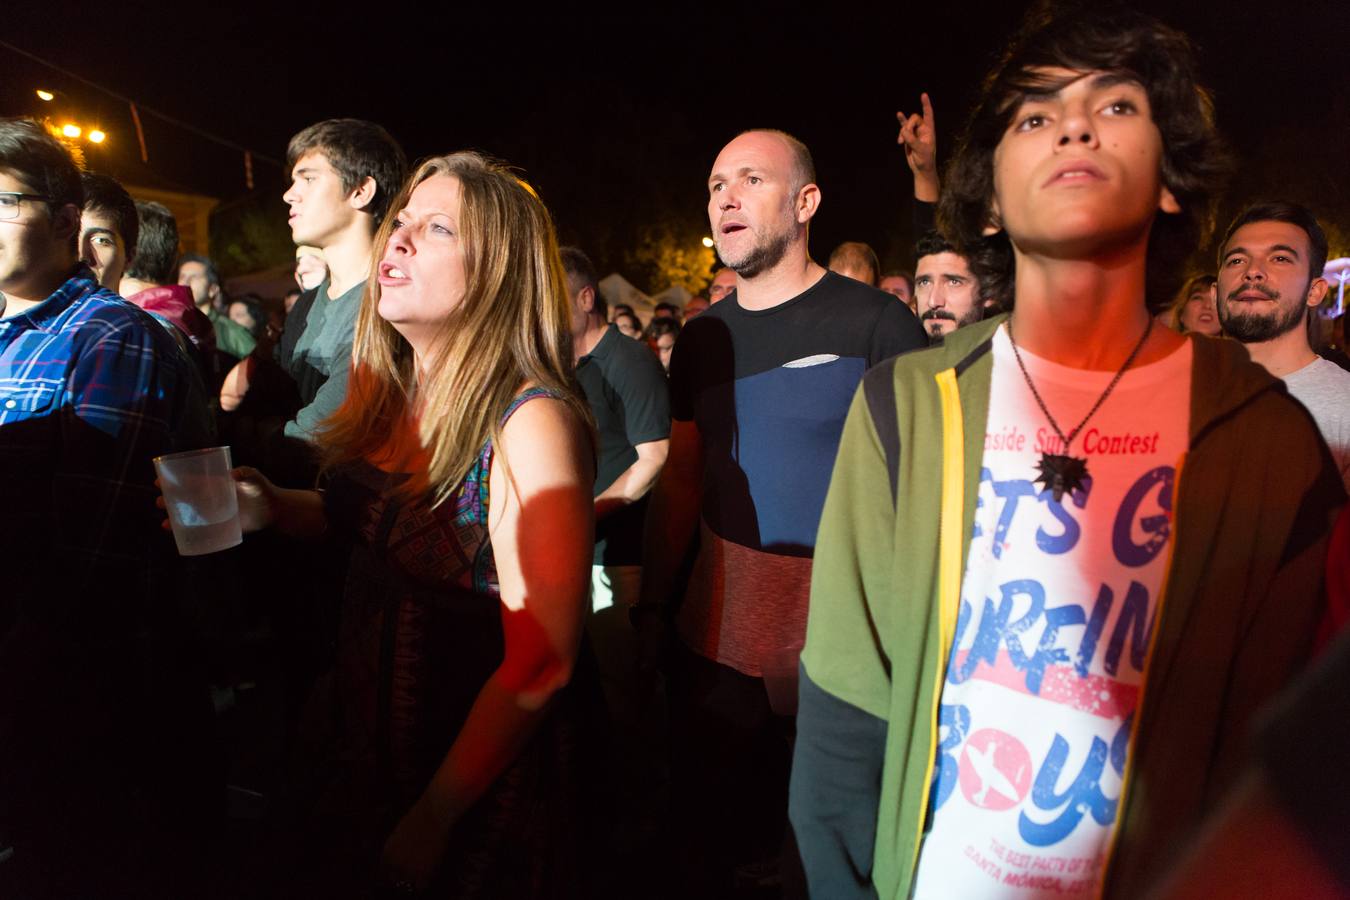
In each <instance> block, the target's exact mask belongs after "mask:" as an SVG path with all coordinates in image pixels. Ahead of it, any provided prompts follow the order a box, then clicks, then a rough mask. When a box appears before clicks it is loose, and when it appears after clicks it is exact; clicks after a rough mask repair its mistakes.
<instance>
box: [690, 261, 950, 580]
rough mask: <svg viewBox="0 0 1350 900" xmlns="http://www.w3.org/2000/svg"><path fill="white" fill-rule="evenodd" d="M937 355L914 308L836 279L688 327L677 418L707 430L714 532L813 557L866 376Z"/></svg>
mask: <svg viewBox="0 0 1350 900" xmlns="http://www.w3.org/2000/svg"><path fill="white" fill-rule="evenodd" d="M927 345H928V341H927V339H926V338H925V336H924V331H923V328H922V326H920V324H919V320H918V319H917V318H916V317H915V316H914V314H913V313H912V312H910V310H909V307H908V306H906V305H905V304H903V303H896V302H895V298H894V297H893V296H891V295H890V294H887V293H884V292H882V291H879V290H877V289H876V288H873V287H870V286H868V285H865V284H863V283H861V282H859V281H854V280H853V279H851V278H845V277H844V276H842V275H837V274H835V273H833V272H827V273H825V275H824V276H823V277H822V278H821V279H820V280H819V281H817V282H816V283H815V284H814V285H812V286H811V287H810V288H808V289H807V290H805V291H803V292H802V293H801V294H799V295H797V296H796V297H793V298H792V299H791V300H788V301H786V302H784V303H780V304H779V305H777V306H775V307H773V308H771V309H766V310H747V309H743V308H742V307H741V305H740V303H739V301H738V299H737V296H736V293H735V292H732V293H731V294H729V295H728V296H727V297H726V298H725V299H723V300H722V301H721V302H720V303H716V304H714V305H713V306H711V307H709V308H708V310H707V311H706V312H704V313H703V314H702V315H700V316H699V317H698V318H696V319H694V320H693V321H691V322H689V323H688V324H687V325H686V326H685V329H684V331H683V333H682V334H681V335H680V339H679V340H678V341H677V342H676V345H675V352H674V355H673V356H672V358H671V363H670V399H671V412H672V414H673V415H674V417H675V418H676V419H679V420H680V421H690V420H693V421H694V422H695V423H696V424H697V425H698V429H699V433H700V436H701V438H702V441H703V448H704V460H705V462H704V479H703V519H704V521H705V522H706V523H707V525H708V527H709V528H711V529H712V531H713V532H714V533H715V534H716V535H717V536H718V537H719V538H721V539H723V540H727V541H732V542H734V543H736V544H739V545H741V546H742V547H747V548H750V549H752V550H758V551H764V552H768V553H773V554H777V555H784V556H799V557H809V556H811V554H812V550H813V549H814V546H815V536H816V526H817V525H818V524H819V521H820V510H821V507H822V506H823V505H824V502H825V491H826V489H827V488H828V487H829V482H830V474H831V471H832V470H833V467H834V457H835V454H836V452H837V451H838V448H839V435H840V433H841V432H842V431H843V427H844V416H845V414H846V413H847V412H848V407H849V404H850V403H851V402H852V400H853V394H854V392H855V391H856V390H857V387H858V383H859V382H860V381H861V380H862V376H863V373H864V372H865V371H867V369H869V368H871V367H872V366H874V365H876V364H877V363H879V362H881V361H882V360H884V359H887V358H889V357H892V356H895V355H896V354H898V353H903V352H905V351H907V350H915V349H919V348H921V347H926V346H927Z"/></svg>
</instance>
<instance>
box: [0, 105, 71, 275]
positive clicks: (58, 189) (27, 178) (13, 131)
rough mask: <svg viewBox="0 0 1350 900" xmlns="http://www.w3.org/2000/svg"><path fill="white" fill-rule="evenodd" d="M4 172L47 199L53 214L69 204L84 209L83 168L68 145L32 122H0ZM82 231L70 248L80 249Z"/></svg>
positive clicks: (0, 153) (0, 148)
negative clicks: (81, 182)
mask: <svg viewBox="0 0 1350 900" xmlns="http://www.w3.org/2000/svg"><path fill="white" fill-rule="evenodd" d="M0 169H4V170H6V171H8V172H10V173H11V174H13V175H14V177H15V178H17V179H18V180H19V181H20V182H22V183H23V186H24V187H26V188H28V192H29V193H34V194H40V195H41V196H43V197H46V198H47V208H48V210H49V211H50V212H51V214H52V215H55V214H56V212H57V211H58V210H60V209H61V208H62V207H64V206H65V205H66V204H68V203H69V204H72V205H74V207H75V208H76V209H83V208H84V187H83V185H81V184H80V169H79V166H77V165H76V164H75V158H74V157H73V156H71V154H70V151H69V150H68V149H66V147H65V145H64V144H62V143H61V142H60V141H58V140H57V139H56V138H54V137H52V136H51V135H50V134H48V133H47V129H45V128H43V127H42V126H41V125H39V124H38V123H37V122H34V121H33V120H32V119H0ZM79 242H80V234H79V229H78V228H77V229H76V230H75V233H74V234H72V235H71V236H70V247H71V249H72V250H75V249H77V248H78V247H79Z"/></svg>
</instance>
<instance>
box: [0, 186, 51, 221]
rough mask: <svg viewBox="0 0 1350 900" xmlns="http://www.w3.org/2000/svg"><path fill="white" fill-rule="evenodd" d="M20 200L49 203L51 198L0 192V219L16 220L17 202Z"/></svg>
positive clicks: (17, 213)
mask: <svg viewBox="0 0 1350 900" xmlns="http://www.w3.org/2000/svg"><path fill="white" fill-rule="evenodd" d="M22 200H41V201H42V202H43V203H50V202H51V200H52V198H50V197H44V196H42V195H41V194H20V193H18V192H17V191H0V219H17V218H18V217H19V202H20V201H22Z"/></svg>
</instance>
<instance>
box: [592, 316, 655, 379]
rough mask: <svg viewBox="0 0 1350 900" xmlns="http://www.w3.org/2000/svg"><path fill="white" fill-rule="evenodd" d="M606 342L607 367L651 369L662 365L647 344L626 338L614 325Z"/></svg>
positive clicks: (607, 333) (608, 333) (605, 356)
mask: <svg viewBox="0 0 1350 900" xmlns="http://www.w3.org/2000/svg"><path fill="white" fill-rule="evenodd" d="M604 340H605V352H604V360H605V364H606V366H607V367H620V366H621V367H624V368H643V369H650V368H652V366H656V367H657V368H659V367H660V365H661V364H660V363H659V362H657V359H656V357H655V356H654V355H653V354H652V351H651V350H649V349H647V345H646V343H644V342H643V341H635V340H633V339H632V338H630V337H627V336H625V335H624V334H623V333H622V332H621V331H619V329H617V328H615V327H614V326H612V325H611V326H610V328H609V331H607V332H606V334H605V338H604ZM597 358H599V357H597Z"/></svg>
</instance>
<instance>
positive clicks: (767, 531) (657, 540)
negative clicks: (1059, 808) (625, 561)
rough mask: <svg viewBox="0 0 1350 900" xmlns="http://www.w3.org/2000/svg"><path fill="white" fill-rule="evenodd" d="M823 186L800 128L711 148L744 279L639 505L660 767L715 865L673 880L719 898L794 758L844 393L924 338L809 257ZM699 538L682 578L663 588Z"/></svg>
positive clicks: (679, 388) (756, 848) (726, 227)
mask: <svg viewBox="0 0 1350 900" xmlns="http://www.w3.org/2000/svg"><path fill="white" fill-rule="evenodd" d="M820 197H821V194H820V188H819V187H818V186H817V185H816V183H815V168H814V164H813V163H812V160H811V155H810V152H809V151H808V150H807V148H806V147H805V146H804V145H803V144H802V143H801V142H800V141H798V140H797V139H796V138H794V137H792V136H790V135H787V134H784V133H782V132H779V131H765V130H756V131H747V132H745V133H743V134H741V135H740V136H738V137H736V138H735V139H734V140H732V141H731V142H730V143H728V144H727V145H726V146H725V147H724V148H722V151H721V152H720V153H719V154H718V156H717V159H716V161H715V162H714V164H713V167H712V171H711V173H710V175H709V177H708V218H709V222H710V225H711V226H712V232H713V235H714V240H715V241H716V245H717V254H718V256H719V257H721V259H722V261H723V262H724V263H725V264H726V265H727V267H728V268H729V269H730V270H732V271H733V272H735V275H736V289H735V291H734V292H733V293H731V294H728V295H727V297H726V298H725V299H724V300H723V301H722V302H720V303H716V304H714V305H713V306H712V307H710V308H709V309H708V311H707V312H705V313H703V314H702V315H700V316H699V317H698V318H696V319H694V320H693V321H692V322H690V323H688V325H687V326H686V327H685V330H684V331H683V333H681V335H680V337H679V341H678V342H677V343H676V345H675V351H674V355H673V356H672V358H671V362H670V396H671V412H672V415H673V418H674V422H673V423H672V426H671V441H670V456H669V458H668V459H667V461H666V468H665V471H664V472H663V473H662V475H661V480H660V481H659V482H658V483H657V486H656V488H655V489H653V492H652V500H651V505H650V507H649V509H648V517H647V531H646V535H645V537H646V552H645V553H644V555H643V580H642V602H641V603H640V604H639V607H638V610H636V611H635V615H636V617H637V618H638V620H639V621H640V622H641V623H642V626H643V627H644V628H647V629H649V630H648V635H649V636H650V635H651V633H652V632H653V631H654V630H656V629H655V628H654V626H653V624H652V623H654V622H659V621H661V617H660V615H659V613H660V609H661V605H662V604H664V603H666V602H667V601H680V600H682V603H681V604H680V606H679V609H678V612H676V613H675V623H676V628H677V630H678V632H679V637H680V641H679V642H678V644H679V645H680V647H681V649H680V650H679V652H678V653H677V660H678V661H677V663H676V664H675V666H674V667H673V672H674V674H673V678H672V700H671V706H672V725H671V727H672V746H673V748H674V755H673V761H672V778H673V781H674V784H675V789H674V796H675V798H676V801H677V804H676V806H677V812H678V821H679V825H678V826H677V827H678V829H679V832H680V834H679V837H680V839H681V840H682V841H685V842H687V845H686V849H687V851H688V852H689V854H690V855H691V856H694V857H697V858H698V860H697V863H693V862H692V861H691V865H697V866H702V867H703V868H702V869H701V871H702V873H703V874H705V875H706V876H707V879H708V880H707V882H705V883H704V884H695V885H685V886H684V893H685V895H688V896H716V895H717V894H716V893H715V892H716V891H719V890H723V889H726V888H727V887H728V886H729V884H730V881H731V875H730V873H729V870H730V869H731V868H733V867H734V866H736V865H738V864H739V865H741V866H745V864H747V863H752V862H761V861H764V860H765V859H771V858H774V857H775V856H776V854H777V851H778V849H779V847H780V844H781V840H782V836H783V831H784V827H785V821H784V819H785V816H784V812H785V810H784V806H785V801H786V796H785V794H786V785H787V778H786V774H787V771H786V770H787V767H788V763H789V760H788V754H787V749H786V748H787V743H786V739H785V735H784V733H783V730H784V725H785V721H786V720H784V719H783V718H781V717H779V716H776V715H775V714H774V712H773V710H772V708H771V706H770V703H769V699H768V693H767V691H768V689H767V688H766V681H765V673H766V669H772V668H773V667H774V666H775V665H779V666H781V663H779V659H780V658H781V657H783V656H784V655H785V654H786V655H793V654H795V647H796V646H799V645H800V641H801V639H802V633H803V631H804V629H805V625H806V601H807V592H808V589H809V585H810V575H811V556H812V548H813V546H814V544H815V536H816V523H817V520H818V518H819V516H820V507H821V503H822V502H823V500H824V496H825V487H826V484H827V481H828V477H829V476H828V473H829V467H830V463H831V462H832V461H833V459H834V455H835V451H836V449H837V446H838V438H839V431H840V428H841V427H842V425H843V420H844V415H845V413H846V411H847V406H848V400H849V398H850V397H851V396H852V394H853V391H854V389H855V388H856V387H857V385H858V382H859V380H860V379H861V378H862V375H863V372H864V371H865V370H866V369H867V368H868V367H869V366H873V365H875V364H876V363H878V362H880V361H881V360H883V359H886V358H887V357H890V356H893V355H895V354H896V353H900V352H903V351H905V350H909V349H913V348H916V347H921V346H923V345H924V344H925V341H924V337H923V331H922V329H921V328H920V327H919V323H918V320H917V319H915V317H914V315H913V314H912V313H911V312H910V311H909V310H908V309H907V308H906V307H904V306H903V305H901V304H899V303H896V302H895V300H894V298H892V297H891V296H890V295H889V294H883V293H882V292H881V291H878V290H877V289H876V288H874V287H870V286H868V285H864V284H859V283H858V282H856V281H853V280H850V279H848V278H844V277H842V276H840V275H836V274H835V273H833V272H829V271H826V270H825V269H824V268H823V267H822V266H820V265H819V264H817V263H815V262H813V261H812V259H811V257H810V254H809V252H808V246H807V245H808V229H809V226H810V223H811V219H812V218H813V217H814V216H815V214H816V211H817V209H819V207H820ZM696 533H697V534H698V535H699V537H698V555H697V560H696V561H695V563H694V566H693V573H692V575H691V576H690V579H689V585H688V589H687V590H686V591H685V592H684V594H683V597H682V598H681V597H671V596H670V594H671V592H672V585H674V584H675V581H676V572H677V571H678V570H679V568H680V566H681V563H682V562H683V560H684V558H685V555H686V553H687V552H688V551H689V549H690V547H691V544H692V543H693V542H694V540H695V535H696ZM789 668H790V664H789ZM710 811H711V812H710ZM746 871H752V870H745V869H743V872H746ZM689 874H691V875H693V874H695V870H694V869H690V870H689ZM719 877H720V880H719Z"/></svg>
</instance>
